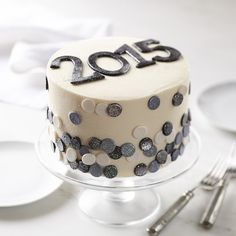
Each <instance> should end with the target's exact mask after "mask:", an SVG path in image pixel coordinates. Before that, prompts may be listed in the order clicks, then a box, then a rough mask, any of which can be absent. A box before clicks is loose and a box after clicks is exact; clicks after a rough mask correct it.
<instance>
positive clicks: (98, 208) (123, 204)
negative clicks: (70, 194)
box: [36, 128, 201, 226]
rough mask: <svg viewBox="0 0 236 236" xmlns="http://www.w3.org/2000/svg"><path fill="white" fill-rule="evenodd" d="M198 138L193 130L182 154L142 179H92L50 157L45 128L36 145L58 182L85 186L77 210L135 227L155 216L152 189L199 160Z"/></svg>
mask: <svg viewBox="0 0 236 236" xmlns="http://www.w3.org/2000/svg"><path fill="white" fill-rule="evenodd" d="M200 145H201V144H200V138H199V136H198V134H197V132H196V131H195V130H194V129H193V128H192V129H191V132H190V142H189V143H188V144H187V146H186V149H185V151H184V154H183V155H182V156H180V157H179V158H178V159H177V160H176V161H175V162H172V163H170V164H169V165H167V166H166V167H165V168H161V169H160V170H158V171H157V172H156V173H148V174H146V175H145V176H142V177H138V176H135V177H123V178H114V179H107V178H105V177H98V178H96V177H93V176H91V175H90V174H85V173H82V172H80V171H79V170H72V169H69V168H68V166H67V165H65V164H64V163H62V162H60V161H58V159H56V158H53V153H52V150H51V146H50V141H49V137H48V133H47V131H46V128H45V129H44V130H43V132H42V133H41V135H40V137H39V139H38V141H37V142H36V151H37V155H38V158H39V161H40V162H41V164H42V165H43V166H44V167H45V168H46V169H47V170H48V171H50V172H51V173H52V174H54V175H55V176H57V177H59V178H60V179H62V180H64V181H67V182H70V183H73V184H76V185H77V186H78V187H84V190H83V191H82V193H79V196H78V199H79V201H78V203H79V204H78V206H79V208H80V209H81V210H82V211H83V212H84V213H85V214H86V215H87V216H89V217H90V218H91V219H93V220H95V221H97V222H100V223H104V224H108V225H113V226H123V225H130V224H135V223H138V222H141V221H144V220H146V219H148V218H149V217H151V216H153V215H155V214H157V213H158V210H159V209H160V197H159V195H158V194H157V193H156V192H155V191H154V190H153V188H154V187H156V186H158V185H160V184H163V183H166V182H168V181H170V180H173V179H176V178H177V177H178V176H180V175H182V174H184V173H185V172H187V171H188V170H190V169H191V168H192V167H193V166H194V165H195V163H196V162H197V160H198V158H199V152H200Z"/></svg>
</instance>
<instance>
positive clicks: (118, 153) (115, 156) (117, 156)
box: [108, 146, 122, 160]
mask: <svg viewBox="0 0 236 236" xmlns="http://www.w3.org/2000/svg"><path fill="white" fill-rule="evenodd" d="M108 155H109V157H110V158H111V159H114V160H117V159H120V158H121V157H122V152H121V147H119V146H116V147H115V149H114V151H113V152H111V153H109V154H108Z"/></svg>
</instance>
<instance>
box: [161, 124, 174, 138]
mask: <svg viewBox="0 0 236 236" xmlns="http://www.w3.org/2000/svg"><path fill="white" fill-rule="evenodd" d="M172 130H173V125H172V123H171V122H169V121H167V122H165V124H164V125H163V126H162V132H163V134H164V135H165V136H168V135H170V134H171V132H172Z"/></svg>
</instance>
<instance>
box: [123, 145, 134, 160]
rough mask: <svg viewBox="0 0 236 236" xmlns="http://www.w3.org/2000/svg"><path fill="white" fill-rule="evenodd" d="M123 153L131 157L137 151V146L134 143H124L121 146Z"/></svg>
mask: <svg viewBox="0 0 236 236" xmlns="http://www.w3.org/2000/svg"><path fill="white" fill-rule="evenodd" d="M121 153H122V155H123V156H125V157H130V156H132V155H133V154H134V153H135V146H134V145H133V144H132V143H124V144H123V145H122V146H121Z"/></svg>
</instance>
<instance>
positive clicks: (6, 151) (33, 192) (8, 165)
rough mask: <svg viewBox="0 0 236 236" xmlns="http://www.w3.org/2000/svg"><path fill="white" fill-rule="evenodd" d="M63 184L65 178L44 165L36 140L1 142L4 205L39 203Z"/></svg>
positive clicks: (0, 198)
mask: <svg viewBox="0 0 236 236" xmlns="http://www.w3.org/2000/svg"><path fill="white" fill-rule="evenodd" d="M61 184H62V181H61V180H59V179H58V178H56V177H55V176H53V175H52V174H50V173H49V172H48V171H47V170H45V168H44V167H42V166H41V164H40V163H39V161H38V160H37V157H36V153H35V149H34V144H33V143H27V142H21V141H2V142H0V207H12V206H18V205H23V204H28V203H32V202H35V201H37V200H40V199H42V198H44V197H46V196H48V195H49V194H51V193H52V192H53V191H55V190H56V189H57V188H58V187H60V185H61Z"/></svg>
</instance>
